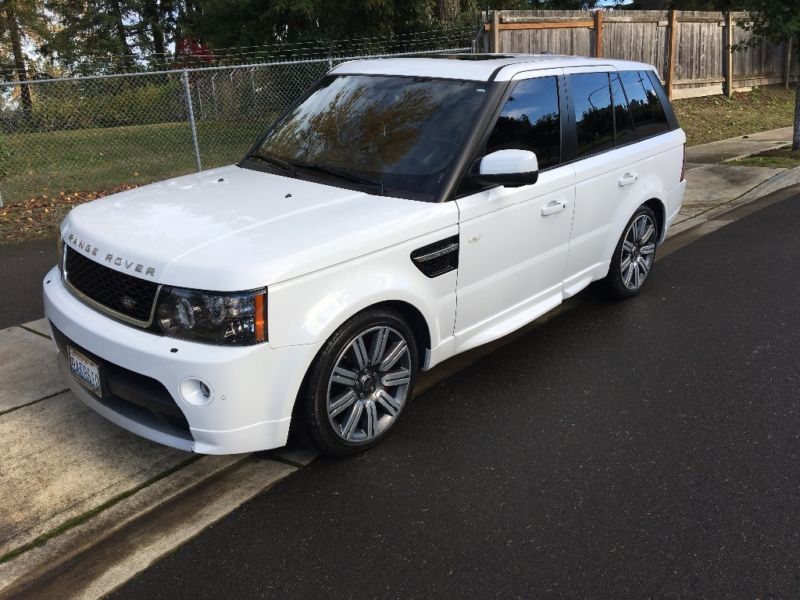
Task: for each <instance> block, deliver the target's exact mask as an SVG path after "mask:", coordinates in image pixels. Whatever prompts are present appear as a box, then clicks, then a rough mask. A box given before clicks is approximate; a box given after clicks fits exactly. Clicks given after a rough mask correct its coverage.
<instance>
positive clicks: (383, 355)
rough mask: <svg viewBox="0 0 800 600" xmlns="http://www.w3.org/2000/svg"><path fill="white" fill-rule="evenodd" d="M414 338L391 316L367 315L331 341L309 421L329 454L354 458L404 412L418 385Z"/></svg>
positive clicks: (315, 380) (313, 385)
mask: <svg viewBox="0 0 800 600" xmlns="http://www.w3.org/2000/svg"><path fill="white" fill-rule="evenodd" d="M418 364H419V363H418V357H417V349H416V343H415V340H414V335H413V333H412V332H411V329H410V328H409V327H408V325H406V323H405V321H403V319H402V318H400V316H399V315H397V314H396V313H394V312H392V311H388V310H382V309H373V310H368V311H365V312H363V313H361V314H359V315H356V316H355V317H353V318H352V319H350V320H349V321H348V322H347V323H345V324H344V325H342V326H341V327H340V328H339V329H338V330H337V331H336V332H335V333H334V334H333V335H332V336H331V338H330V339H329V340H328V342H326V344H325V346H324V347H323V349H322V350H321V351H320V354H319V355H318V356H317V360H316V362H315V364H314V366H313V368H312V371H311V373H310V377H309V379H308V384H307V387H306V391H305V398H304V400H305V410H304V413H305V419H306V425H307V426H308V430H309V432H310V434H311V437H312V439H313V440H314V443H315V445H316V446H317V447H318V448H319V449H320V451H322V452H323V453H325V454H328V455H332V456H351V455H354V454H358V453H359V452H363V451H364V450H367V449H368V448H372V447H373V446H375V445H376V444H378V443H379V442H380V441H381V440H382V439H383V438H384V437H385V436H386V434H387V433H388V432H389V430H390V429H391V428H392V427H393V426H394V424H395V422H396V421H397V419H398V418H399V416H400V414H401V413H402V412H403V409H404V408H405V406H406V404H408V400H409V399H410V397H411V392H412V390H413V387H414V383H415V381H416V376H417V371H418Z"/></svg>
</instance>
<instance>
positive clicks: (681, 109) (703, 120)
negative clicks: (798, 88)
mask: <svg viewBox="0 0 800 600" xmlns="http://www.w3.org/2000/svg"><path fill="white" fill-rule="evenodd" d="M672 106H673V107H674V108H675V113H676V114H677V116H678V121H679V122H680V124H681V127H683V129H684V131H686V137H687V143H688V144H689V145H690V146H694V145H696V144H705V143H706V142H715V141H717V140H724V139H726V138H731V137H737V136H740V135H746V134H748V133H755V132H757V131H766V130H768V129H777V128H778V127H788V126H790V125H791V124H792V123H793V122H794V91H793V90H786V89H785V88H784V87H783V86H768V87H760V88H755V89H753V90H752V91H751V92H735V93H734V94H733V97H732V98H726V97H725V96H705V97H702V98H688V99H686V100H674V101H673V102H672Z"/></svg>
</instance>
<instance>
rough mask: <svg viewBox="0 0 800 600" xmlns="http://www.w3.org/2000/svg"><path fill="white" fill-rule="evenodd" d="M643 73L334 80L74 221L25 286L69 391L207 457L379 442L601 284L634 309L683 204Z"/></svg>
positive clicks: (578, 67) (582, 64)
mask: <svg viewBox="0 0 800 600" xmlns="http://www.w3.org/2000/svg"><path fill="white" fill-rule="evenodd" d="M684 145H685V135H684V133H683V131H682V130H681V129H680V127H679V125H678V123H677V121H676V118H675V115H674V113H673V111H672V109H671V107H670V104H669V102H668V100H667V98H666V95H665V92H664V89H663V88H662V86H661V83H660V81H659V78H658V76H657V74H656V72H655V71H654V70H653V67H651V66H649V65H645V64H640V63H632V62H624V61H615V60H605V59H588V58H580V57H568V56H553V55H541V56H540V55H505V56H503V55H446V56H437V57H420V58H396V59H373V60H360V61H354V62H349V63H344V64H342V65H339V66H337V67H336V68H335V69H333V70H332V71H331V72H330V73H328V74H327V75H326V76H325V77H323V78H322V79H321V80H319V81H318V82H317V83H316V84H315V85H314V86H313V87H312V88H311V89H310V90H308V92H307V93H306V94H304V95H303V96H302V97H301V98H300V99H298V100H297V102H295V103H294V104H293V105H292V106H291V107H290V108H289V109H288V110H287V111H286V112H285V113H284V114H283V115H282V116H280V117H279V118H278V119H277V120H276V121H275V123H274V124H273V125H272V126H271V127H269V129H268V130H267V131H266V132H265V133H264V135H263V136H262V137H261V138H260V139H259V140H258V141H257V142H256V143H255V144H254V145H253V147H252V148H251V149H250V150H249V151H248V152H247V154H246V156H245V157H244V158H243V159H242V160H241V162H239V163H238V164H236V165H231V166H227V167H222V168H219V169H213V170H209V171H205V172H202V173H198V174H193V175H187V176H185V177H178V178H176V179H171V180H168V181H164V182H161V183H156V184H152V185H146V186H143V187H140V188H138V189H134V190H130V191H126V192H122V193H119V194H114V195H112V196H108V197H105V198H102V199H99V200H96V201H93V202H90V203H88V204H84V205H81V206H78V207H76V208H75V209H73V210H72V211H71V212H70V213H69V215H68V216H67V217H66V219H65V220H64V222H63V224H62V226H61V239H60V241H59V248H60V258H59V264H58V266H57V267H55V268H53V269H52V270H51V271H50V272H49V273H48V274H47V275H46V277H45V280H44V299H45V308H46V314H47V318H48V320H49V323H50V325H51V329H52V336H53V339H54V341H55V343H56V344H57V346H58V348H59V356H58V361H59V365H60V368H61V370H62V372H63V375H64V377H65V379H66V381H67V382H69V385H70V387H71V388H72V390H73V391H74V393H75V394H76V395H77V396H78V397H79V398H80V399H81V400H82V401H83V402H84V403H86V404H87V405H89V406H90V407H91V408H93V409H94V410H95V411H97V412H98V413H100V414H101V415H103V416H105V417H106V418H108V419H109V420H111V421H113V422H115V423H117V424H118V425H120V426H122V427H124V428H125V429H128V430H130V431H132V432H134V433H137V434H139V435H142V436H144V437H146V438H149V439H151V440H155V441H157V442H161V443H164V444H167V445H169V446H173V447H176V448H182V449H185V450H189V451H194V452H200V453H208V454H226V453H238V452H248V451H254V450H262V449H268V448H275V447H279V446H282V445H284V444H285V443H286V440H287V435H288V433H289V429H290V426H295V427H303V428H304V429H305V430H307V431H308V433H310V436H311V438H312V439H313V440H314V442H315V443H316V445H317V446H318V447H319V448H320V449H321V450H322V451H323V452H326V453H328V454H333V455H340V456H342V455H350V454H354V453H356V452H360V451H362V450H364V449H366V448H369V447H371V446H373V445H374V444H376V443H377V442H379V441H380V440H382V439H383V438H384V436H385V435H386V434H387V432H388V431H390V430H391V428H392V426H393V425H394V424H395V423H396V421H397V419H398V418H399V417H400V416H401V415H402V414H403V411H404V410H405V408H406V406H407V405H408V401H409V398H410V397H411V394H412V391H413V388H414V384H415V381H416V379H417V376H418V373H419V372H420V371H422V370H426V369H430V368H431V367H433V366H434V365H436V364H438V363H440V362H442V361H443V360H445V359H447V358H449V357H451V356H453V355H455V354H458V353H460V352H464V351H465V350H468V349H470V348H473V347H476V346H478V345H481V344H485V343H487V342H490V341H492V340H495V339H497V338H500V337H502V336H504V335H506V334H508V333H510V332H512V331H514V330H516V329H518V328H520V327H522V326H523V325H525V324H526V323H529V322H530V321H532V320H533V319H535V318H536V317H538V316H540V315H541V314H543V313H545V312H546V311H548V310H550V309H552V308H553V307H555V306H556V305H558V304H559V303H561V302H562V301H563V300H564V299H565V298H569V297H570V296H573V295H574V294H577V293H578V292H579V291H581V290H582V289H583V288H585V287H586V286H587V285H589V284H590V283H591V282H593V281H598V280H602V281H603V285H605V286H606V288H607V290H608V291H609V292H610V293H611V294H612V295H614V296H616V297H618V298H627V297H631V296H635V295H636V294H637V293H638V292H639V291H640V290H641V289H642V286H643V285H644V283H645V281H646V280H647V279H648V275H649V274H650V272H651V270H652V268H653V261H654V258H655V253H656V249H657V247H658V245H659V243H661V241H663V239H664V237H665V235H666V232H667V229H668V227H669V226H670V223H671V222H672V221H673V219H674V218H675V216H676V215H677V213H678V210H679V208H680V206H681V201H682V198H683V193H684V189H685V181H684V176H683V163H684Z"/></svg>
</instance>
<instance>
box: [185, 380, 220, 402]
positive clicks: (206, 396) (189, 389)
mask: <svg viewBox="0 0 800 600" xmlns="http://www.w3.org/2000/svg"><path fill="white" fill-rule="evenodd" d="M181 397H182V398H183V399H184V400H186V402H188V403H189V404H193V405H194V406H205V405H206V404H208V403H209V402H211V400H212V398H213V397H214V393H213V392H212V390H211V386H209V385H208V384H207V383H206V382H205V381H201V380H200V379H197V378H195V377H189V378H187V379H184V380H183V383H181Z"/></svg>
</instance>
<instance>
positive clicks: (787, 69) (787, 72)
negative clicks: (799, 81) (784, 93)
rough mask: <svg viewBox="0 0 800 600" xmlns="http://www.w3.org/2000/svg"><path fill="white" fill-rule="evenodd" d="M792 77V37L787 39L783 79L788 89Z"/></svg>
mask: <svg viewBox="0 0 800 600" xmlns="http://www.w3.org/2000/svg"><path fill="white" fill-rule="evenodd" d="M791 79H792V38H789V39H788V40H786V64H785V66H784V73H783V81H784V84H785V85H786V89H787V90H788V89H789V88H790V87H791Z"/></svg>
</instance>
